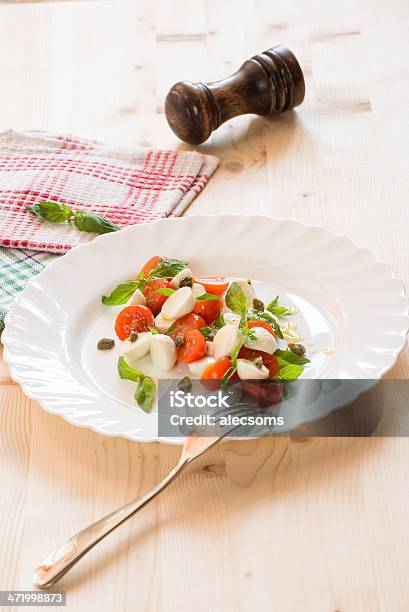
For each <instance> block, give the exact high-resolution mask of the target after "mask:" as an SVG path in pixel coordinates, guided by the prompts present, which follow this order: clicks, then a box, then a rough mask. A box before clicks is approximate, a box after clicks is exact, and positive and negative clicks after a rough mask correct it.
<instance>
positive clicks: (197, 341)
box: [178, 329, 207, 363]
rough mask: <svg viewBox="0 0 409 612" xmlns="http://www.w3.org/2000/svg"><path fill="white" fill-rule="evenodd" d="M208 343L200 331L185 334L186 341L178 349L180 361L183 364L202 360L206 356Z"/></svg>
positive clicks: (193, 330)
mask: <svg viewBox="0 0 409 612" xmlns="http://www.w3.org/2000/svg"><path fill="white" fill-rule="evenodd" d="M206 351H207V343H206V340H205V337H204V336H203V334H201V333H200V331H199V330H198V329H191V330H190V331H188V332H187V333H186V334H185V341H184V343H183V344H182V346H181V347H180V348H178V360H179V361H182V363H190V362H191V361H196V359H201V358H202V357H204V356H205V355H206Z"/></svg>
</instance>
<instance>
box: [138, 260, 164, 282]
mask: <svg viewBox="0 0 409 612" xmlns="http://www.w3.org/2000/svg"><path fill="white" fill-rule="evenodd" d="M162 259H163V257H159V255H154V256H153V257H151V258H150V259H149V261H147V262H146V264H145V265H144V266H142V269H141V271H140V272H139V274H143V276H144V277H145V278H147V277H148V274H149V272H152V270H153V269H154V268H156V266H157V265H158V263H159V262H160V261H162ZM138 276H139V275H138Z"/></svg>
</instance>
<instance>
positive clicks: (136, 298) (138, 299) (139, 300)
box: [126, 289, 146, 306]
mask: <svg viewBox="0 0 409 612" xmlns="http://www.w3.org/2000/svg"><path fill="white" fill-rule="evenodd" d="M126 305H127V306H146V300H145V296H144V294H143V293H142V291H141V290H140V289H136V291H135V293H134V294H133V295H132V297H131V298H130V299H129V300H128V301H127V303H126Z"/></svg>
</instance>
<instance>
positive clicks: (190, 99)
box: [165, 45, 305, 144]
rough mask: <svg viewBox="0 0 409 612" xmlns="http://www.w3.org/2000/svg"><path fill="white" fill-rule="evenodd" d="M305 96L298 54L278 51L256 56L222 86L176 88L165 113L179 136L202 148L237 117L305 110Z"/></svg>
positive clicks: (184, 85)
mask: <svg viewBox="0 0 409 612" xmlns="http://www.w3.org/2000/svg"><path fill="white" fill-rule="evenodd" d="M304 95H305V82H304V76H303V73H302V70H301V67H300V65H299V63H298V61H297V59H296V57H295V56H294V54H293V53H292V52H291V51H290V50H289V49H287V48H286V47H282V46H281V45H279V46H276V47H272V48H271V49H268V50H267V51H264V52H263V53H259V54H258V55H254V56H253V57H252V58H251V59H248V60H246V61H245V62H244V64H243V65H242V66H241V67H240V68H239V69H238V70H237V72H235V73H234V74H232V75H230V76H228V77H227V78H225V79H223V80H221V81H217V82H215V83H192V82H190V81H180V82H179V83H175V85H173V87H172V88H171V89H170V90H169V93H168V95H167V96H166V100H165V113H166V118H167V120H168V123H169V125H170V127H171V128H172V130H173V131H174V132H175V134H176V136H178V137H179V138H180V139H181V140H184V141H185V142H189V143H190V144H200V143H201V142H204V141H205V140H207V139H208V138H209V136H210V134H211V133H212V132H213V130H216V129H217V128H218V127H219V126H220V125H221V124H222V123H224V122H225V121H228V120H229V119H232V117H237V116H238V115H245V114H247V113H254V114H256V115H278V114H279V113H282V112H284V111H287V110H290V109H292V108H294V107H295V106H298V105H299V104H301V102H302V101H303V100H304Z"/></svg>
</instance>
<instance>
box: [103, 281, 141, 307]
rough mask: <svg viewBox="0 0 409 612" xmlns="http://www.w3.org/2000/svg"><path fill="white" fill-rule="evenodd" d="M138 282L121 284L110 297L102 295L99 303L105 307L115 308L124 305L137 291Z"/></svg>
mask: <svg viewBox="0 0 409 612" xmlns="http://www.w3.org/2000/svg"><path fill="white" fill-rule="evenodd" d="M138 285H139V283H138V281H135V280H128V281H125V282H124V283H121V284H120V285H118V286H117V287H115V289H114V290H113V291H112V293H111V294H110V295H103V296H102V298H101V301H102V303H103V304H105V305H106V306H117V305H118V304H125V302H127V301H128V300H129V299H130V298H131V297H132V296H133V294H134V293H135V291H136V290H137V289H138Z"/></svg>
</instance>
